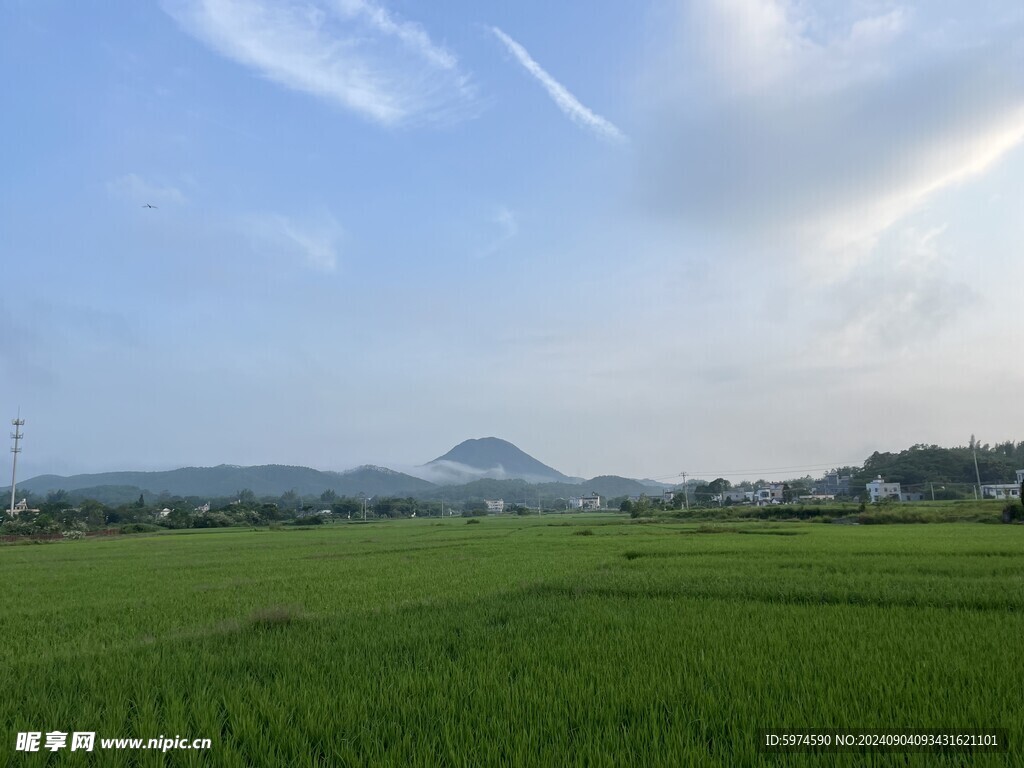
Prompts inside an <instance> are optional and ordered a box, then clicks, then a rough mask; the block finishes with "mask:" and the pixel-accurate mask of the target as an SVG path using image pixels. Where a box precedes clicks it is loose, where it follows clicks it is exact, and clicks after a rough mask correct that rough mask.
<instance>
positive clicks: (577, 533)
mask: <svg viewBox="0 0 1024 768" xmlns="http://www.w3.org/2000/svg"><path fill="white" fill-rule="evenodd" d="M572 535H573V536H593V535H594V532H593V531H592V530H590V529H589V528H580V529H579V530H578V531H573V532H572Z"/></svg>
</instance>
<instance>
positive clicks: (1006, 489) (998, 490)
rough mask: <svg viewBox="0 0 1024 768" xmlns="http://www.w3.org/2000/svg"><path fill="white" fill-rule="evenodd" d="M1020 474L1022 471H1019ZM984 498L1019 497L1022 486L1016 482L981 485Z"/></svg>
mask: <svg viewBox="0 0 1024 768" xmlns="http://www.w3.org/2000/svg"><path fill="white" fill-rule="evenodd" d="M1018 474H1020V473H1018ZM981 498H983V499H1003V500H1005V499H1019V498H1020V486H1019V485H1017V484H1015V483H992V484H990V485H983V486H981Z"/></svg>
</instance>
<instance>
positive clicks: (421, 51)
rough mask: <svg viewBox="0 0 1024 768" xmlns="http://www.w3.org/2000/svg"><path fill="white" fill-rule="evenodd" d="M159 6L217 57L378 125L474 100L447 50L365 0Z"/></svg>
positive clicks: (228, 0)
mask: <svg viewBox="0 0 1024 768" xmlns="http://www.w3.org/2000/svg"><path fill="white" fill-rule="evenodd" d="M165 9H166V10H167V12H168V13H169V14H170V15H171V16H172V17H173V18H174V19H175V20H176V21H178V23H179V24H180V25H181V26H182V27H183V28H184V29H185V30H186V31H188V32H189V33H190V34H192V35H193V36H194V37H196V38H198V39H199V40H201V41H202V42H204V43H205V44H206V45H208V46H209V47H211V48H212V49H213V50H215V51H217V52H218V53H220V54H221V55H222V56H225V57H227V58H229V59H232V60H234V61H236V62H238V63H239V64H242V65H244V66H246V67H249V68H250V69H253V70H255V71H257V72H259V73H260V74H261V75H263V76H264V77H266V78H267V79H268V80H271V81H273V82H275V83H278V84H279V85H283V86H285V87H286V88H290V89H292V90H296V91H301V92H303V93H308V94H312V95H314V96H316V97H318V98H321V99H323V100H325V101H328V102H330V103H333V104H337V105H340V106H341V107H344V108H345V109H348V110H351V111H353V112H356V113H358V114H360V115H362V116H363V117H364V118H367V119H369V120H371V121H374V122H377V123H380V124H382V125H387V126H393V125H399V124H404V123H408V122H411V121H413V120H417V119H418V120H446V119H451V118H452V117H453V116H455V115H458V114H460V113H462V112H464V111H466V110H467V109H468V108H469V105H470V104H471V103H472V102H473V98H474V88H473V86H472V84H471V82H470V79H469V77H468V76H467V75H465V74H463V73H462V72H461V70H460V68H459V63H458V59H457V58H456V57H455V55H454V54H452V53H451V52H449V51H448V50H446V49H445V48H443V47H441V46H438V45H436V44H434V43H433V42H432V41H431V39H430V36H429V35H428V34H427V33H426V31H425V30H424V29H423V28H422V27H420V26H419V25H417V24H414V23H412V22H408V21H404V20H400V19H397V18H396V17H395V16H394V15H392V14H391V13H389V12H388V11H386V10H384V9H383V8H380V7H378V6H377V5H375V4H374V3H372V2H370V0H321V1H320V2H318V3H297V2H283V1H282V2H269V0H167V2H166V3H165Z"/></svg>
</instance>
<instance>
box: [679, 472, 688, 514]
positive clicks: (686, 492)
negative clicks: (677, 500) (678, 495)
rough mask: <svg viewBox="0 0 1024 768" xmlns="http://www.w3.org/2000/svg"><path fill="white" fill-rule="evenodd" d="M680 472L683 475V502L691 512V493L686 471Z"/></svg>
mask: <svg viewBox="0 0 1024 768" xmlns="http://www.w3.org/2000/svg"><path fill="white" fill-rule="evenodd" d="M679 474H680V475H682V476H683V504H685V505H686V511H687V512H689V511H690V493H689V489H688V488H687V487H686V473H685V472H680V473H679Z"/></svg>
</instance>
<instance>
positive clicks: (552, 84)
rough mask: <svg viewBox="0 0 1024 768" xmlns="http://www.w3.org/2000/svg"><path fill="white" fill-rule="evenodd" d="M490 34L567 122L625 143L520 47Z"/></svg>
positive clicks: (497, 32)
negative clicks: (547, 96) (546, 95)
mask: <svg viewBox="0 0 1024 768" xmlns="http://www.w3.org/2000/svg"><path fill="white" fill-rule="evenodd" d="M491 32H493V33H494V35H495V37H497V38H498V39H499V40H500V41H501V42H502V43H503V44H504V45H505V47H506V48H507V49H508V50H509V52H510V53H511V54H512V55H513V56H514V57H515V58H516V60H517V61H518V62H519V63H520V64H521V65H522V66H523V68H524V69H525V70H526V71H527V72H529V73H530V74H531V75H533V76H534V77H535V78H536V79H537V81H538V82H539V83H540V84H541V85H542V86H543V87H544V90H546V91H547V92H548V95H549V96H550V97H551V98H552V100H553V101H554V102H555V104H556V105H557V106H558V108H559V109H560V110H562V112H563V113H565V115H566V116H567V117H568V118H569V119H570V120H572V121H573V122H576V123H579V124H580V125H582V126H584V127H585V128H588V129H590V130H591V131H593V132H594V133H596V134H597V135H598V136H600V137H602V138H604V139H608V140H611V141H616V142H625V141H626V140H627V139H626V135H625V134H624V133H622V131H620V130H619V129H618V128H617V127H616V126H615V125H613V124H612V123H611V122H610V121H608V120H606V119H605V118H603V117H601V116H600V115H598V114H596V113H595V112H593V111H592V110H590V109H588V108H587V107H586V106H584V105H583V104H582V103H581V102H580V100H579V99H577V98H576V97H575V96H573V95H572V94H571V93H570V92H569V90H568V89H567V88H566V87H565V86H564V85H562V84H561V83H560V82H558V81H557V80H555V78H553V77H552V76H551V75H550V74H548V72H547V71H546V70H545V69H544V68H543V67H542V66H541V65H540V64H538V63H537V62H536V61H535V60H534V59H533V57H532V56H530V53H529V52H528V51H527V50H526V49H525V48H524V47H523V46H522V45H520V44H519V43H517V42H516V41H515V40H513V39H512V38H511V37H509V36H508V35H507V34H505V33H504V32H503V31H501V30H500V29H499V28H498V27H491Z"/></svg>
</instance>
